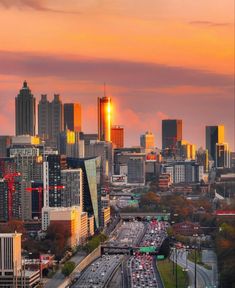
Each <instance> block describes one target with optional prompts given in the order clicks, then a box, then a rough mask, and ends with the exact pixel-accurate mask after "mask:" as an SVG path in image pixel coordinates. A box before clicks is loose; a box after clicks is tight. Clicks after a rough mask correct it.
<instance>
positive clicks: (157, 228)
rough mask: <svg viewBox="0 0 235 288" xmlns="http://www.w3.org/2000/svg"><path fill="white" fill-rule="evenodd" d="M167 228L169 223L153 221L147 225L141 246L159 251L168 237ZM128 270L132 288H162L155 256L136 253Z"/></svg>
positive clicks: (129, 263) (130, 260) (129, 262)
mask: <svg viewBox="0 0 235 288" xmlns="http://www.w3.org/2000/svg"><path fill="white" fill-rule="evenodd" d="M167 227H168V223H167V222H158V221H157V220H152V221H151V222H150V223H148V224H147V229H146V232H145V234H144V236H143V238H142V241H141V243H140V246H141V247H150V248H151V247H153V248H156V249H159V248H160V246H161V245H162V242H163V241H164V239H165V238H166V237H167V232H166V229H167ZM147 253H148V252H147ZM128 269H129V275H130V286H131V288H141V287H157V288H160V287H162V283H161V280H160V278H159V275H158V274H157V269H156V264H155V257H154V256H152V255H149V254H142V253H141V252H136V253H134V256H132V257H131V258H130V259H129V261H128Z"/></svg>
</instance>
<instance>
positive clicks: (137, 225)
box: [71, 220, 167, 288]
mask: <svg viewBox="0 0 235 288" xmlns="http://www.w3.org/2000/svg"><path fill="white" fill-rule="evenodd" d="M166 227H167V224H166V222H158V221H157V220H153V221H151V222H148V223H146V222H138V221H135V220H134V221H126V222H123V223H122V224H121V225H120V226H118V227H117V228H116V229H115V230H114V231H113V233H112V234H111V236H110V239H109V240H108V241H107V242H106V243H105V245H106V246H108V247H110V248H111V249H112V247H118V248H119V247H120V249H121V247H133V248H138V247H149V246H150V247H151V246H153V247H157V248H158V247H160V246H161V244H162V242H163V240H164V239H165V237H166V236H167V233H166ZM115 271H116V272H115ZM107 285H108V287H112V288H113V287H128V288H141V287H146V288H147V287H157V288H163V286H162V283H161V280H160V277H159V274H158V271H157V269H156V260H155V257H154V256H152V255H148V254H143V253H140V252H135V253H134V255H133V256H129V255H126V256H125V255H120V254H116V255H108V254H104V255H103V256H102V257H100V258H98V259H97V260H96V261H94V262H93V263H92V264H91V265H90V266H88V267H87V268H86V269H85V270H84V271H83V272H82V274H81V276H80V277H79V279H78V281H77V282H76V283H75V284H73V285H72V286H71V287H73V288H75V287H79V288H102V287H106V286H107Z"/></svg>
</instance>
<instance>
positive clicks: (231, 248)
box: [215, 220, 235, 288]
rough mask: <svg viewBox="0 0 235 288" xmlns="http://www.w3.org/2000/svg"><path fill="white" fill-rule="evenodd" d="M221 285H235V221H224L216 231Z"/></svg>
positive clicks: (232, 286) (232, 287)
mask: <svg viewBox="0 0 235 288" xmlns="http://www.w3.org/2000/svg"><path fill="white" fill-rule="evenodd" d="M215 237H216V241H215V243H216V251H217V256H218V265H219V271H220V287H231V288H234V287H235V273H234V271H235V261H234V259H235V221H234V220H233V221H231V222H225V223H222V224H221V225H220V227H219V232H217V233H216V236H215Z"/></svg>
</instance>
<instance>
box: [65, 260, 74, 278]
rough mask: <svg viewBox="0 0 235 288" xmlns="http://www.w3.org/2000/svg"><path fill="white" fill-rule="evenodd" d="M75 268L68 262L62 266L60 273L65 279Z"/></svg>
mask: <svg viewBox="0 0 235 288" xmlns="http://www.w3.org/2000/svg"><path fill="white" fill-rule="evenodd" d="M75 267H76V264H75V263H74V262H73V261H68V262H66V263H65V264H64V266H63V268H62V273H63V274H64V276H65V277H67V276H69V275H70V274H71V273H72V272H73V270H74V268H75Z"/></svg>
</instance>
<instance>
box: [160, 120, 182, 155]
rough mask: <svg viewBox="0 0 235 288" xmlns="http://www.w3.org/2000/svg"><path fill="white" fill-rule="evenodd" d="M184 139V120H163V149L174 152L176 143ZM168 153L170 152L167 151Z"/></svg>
mask: <svg viewBox="0 0 235 288" xmlns="http://www.w3.org/2000/svg"><path fill="white" fill-rule="evenodd" d="M181 140H182V120H176V119H167V120H162V149H163V150H164V151H165V150H168V151H170V154H171V153H172V152H174V149H175V148H176V143H177V142H178V141H181ZM166 154H168V153H166Z"/></svg>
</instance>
